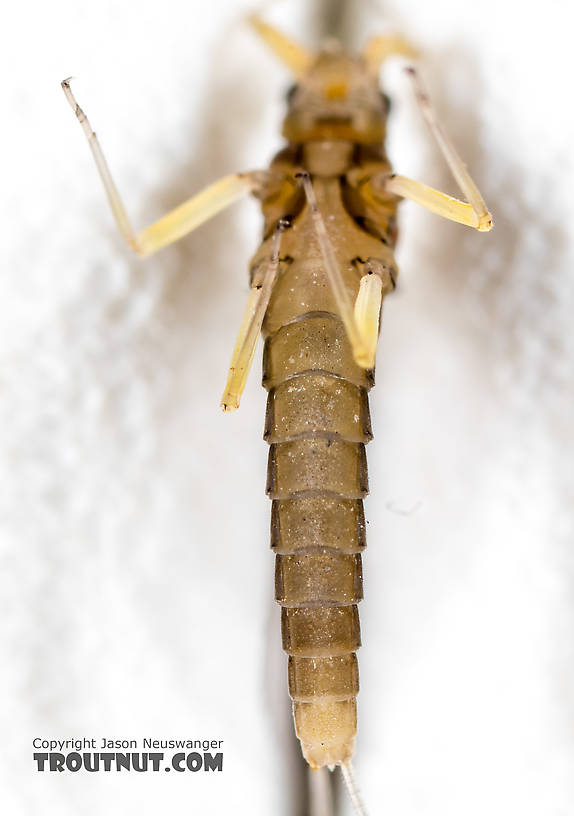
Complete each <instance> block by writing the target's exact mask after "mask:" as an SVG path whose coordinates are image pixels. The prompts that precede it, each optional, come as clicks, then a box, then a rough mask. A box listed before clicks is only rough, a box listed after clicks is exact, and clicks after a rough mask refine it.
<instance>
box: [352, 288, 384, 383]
mask: <svg viewBox="0 0 574 816" xmlns="http://www.w3.org/2000/svg"><path fill="white" fill-rule="evenodd" d="M382 302H383V281H382V279H381V277H380V275H376V274H374V272H370V273H369V274H367V275H363V277H362V278H361V283H360V286H359V294H358V295H357V300H356V301H355V322H356V324H357V328H358V330H359V333H360V335H361V337H362V338H363V346H364V356H363V357H361V359H360V360H357V362H358V363H359V365H360V366H362V367H363V368H374V367H375V358H376V354H377V341H378V339H379V320H380V317H381V305H382Z"/></svg>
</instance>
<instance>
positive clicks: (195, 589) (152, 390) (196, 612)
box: [0, 0, 574, 816]
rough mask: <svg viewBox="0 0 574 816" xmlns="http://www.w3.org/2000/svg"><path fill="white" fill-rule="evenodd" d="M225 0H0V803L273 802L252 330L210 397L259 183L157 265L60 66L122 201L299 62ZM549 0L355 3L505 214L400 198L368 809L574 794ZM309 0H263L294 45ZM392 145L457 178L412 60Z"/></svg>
mask: <svg viewBox="0 0 574 816" xmlns="http://www.w3.org/2000/svg"><path fill="white" fill-rule="evenodd" d="M248 8H251V5H249V4H247V3H245V2H241V3H238V2H235V3H233V2H231V0H216V1H215V2H210V3H208V4H206V5H203V4H200V3H197V2H191V3H189V2H187V3H183V2H179V0H165V2H163V3H162V4H155V3H152V2H149V0H140V2H138V3H137V4H136V3H121V2H120V3H117V2H111V0H100V2H99V3H97V4H92V3H87V2H78V3H74V4H70V3H64V2H61V0H52V2H51V3H49V4H42V3H39V2H33V3H24V4H21V5H18V6H16V5H15V4H12V5H11V7H10V10H9V11H7V12H5V17H4V21H3V22H4V25H3V28H4V39H5V43H4V45H3V47H2V49H1V56H0V59H1V60H2V63H3V64H2V71H1V72H0V76H1V79H0V81H1V82H2V85H3V100H4V104H3V110H4V112H5V119H4V126H3V130H2V140H3V143H4V144H3V150H2V156H3V158H4V169H3V189H4V195H3V196H2V206H3V210H4V211H3V213H2V223H3V225H4V229H3V241H2V244H3V246H2V257H3V263H2V271H1V279H0V280H1V283H0V285H1V294H0V330H1V338H0V356H1V367H0V372H1V378H2V387H1V390H0V445H1V448H0V450H1V455H0V512H1V528H0V536H1V544H2V571H1V574H0V602H1V608H2V615H1V618H0V629H1V633H2V663H1V665H2V668H1V672H0V683H1V698H0V699H1V700H2V730H1V734H2V738H1V749H2V758H1V761H0V775H1V777H0V785H1V791H0V800H1V806H2V812H3V813H6V814H10V816H29V815H30V816H36V814H38V815H39V814H42V816H56V814H57V816H77V814H82V816H104V814H105V816H120V815H121V816H136V814H137V816H148V814H149V815H150V816H151V814H153V813H176V812H178V813H198V814H199V813H201V814H217V815H218V816H219V815H220V814H221V815H223V814H229V813H240V814H243V813H245V814H247V813H249V814H250V816H258V815H259V814H270V813H272V814H277V816H279V815H280V814H292V813H293V812H295V811H294V808H295V803H296V800H297V797H298V796H300V794H301V791H300V790H299V789H297V782H296V781H294V780H295V777H294V776H293V773H294V772H295V767H296V758H297V757H296V753H295V752H294V751H293V745H292V743H291V740H292V737H291V733H292V726H291V723H290V714H289V706H288V702H287V691H286V672H285V665H284V658H283V656H282V654H281V652H280V635H279V610H278V609H277V608H276V607H275V606H274V604H273V602H272V600H271V599H272V574H273V558H272V556H271V555H270V554H269V552H268V550H267V546H268V517H269V512H270V505H269V502H268V501H267V500H266V498H265V496H264V493H263V491H264V482H265V467H266V456H267V447H266V445H265V444H264V443H263V441H262V440H261V430H262V421H263V412H264V405H265V395H264V392H263V391H262V390H261V389H260V386H259V368H260V355H259V356H258V358H257V359H256V362H255V367H254V372H253V373H252V376H251V378H250V382H249V385H248V387H247V390H246V393H245V396H244V399H243V405H242V407H241V409H240V411H239V412H238V413H236V414H234V415H232V416H224V415H223V414H221V413H220V411H219V409H218V400H219V397H220V392H221V390H222V387H223V384H224V382H225V377H226V368H227V365H228V362H229V357H230V354H231V350H232V345H233V342H234V335H235V332H236V330H237V326H238V323H239V319H240V314H241V310H242V308H243V301H244V297H245V294H246V291H247V271H246V270H247V262H248V259H249V256H250V253H251V252H253V251H254V250H255V248H256V245H257V240H258V235H259V232H258V231H259V217H258V211H257V206H256V204H255V203H254V202H249V203H245V204H241V205H237V206H236V207H234V208H233V210H232V211H231V212H229V213H227V214H225V215H222V216H220V217H218V218H217V219H216V220H214V221H213V222H211V223H210V224H208V225H205V226H204V227H202V228H201V230H198V231H197V233H195V234H193V235H192V236H190V237H189V238H187V239H185V240H184V241H182V242H181V243H180V244H178V245H177V246H175V247H173V248H170V249H167V250H165V251H164V252H162V253H161V254H159V255H158V256H157V257H156V258H153V259H151V260H149V261H147V262H145V263H142V262H140V261H138V260H137V259H133V258H132V257H130V255H129V253H128V252H127V251H126V250H125V248H124V247H123V245H122V243H121V240H120V239H119V238H118V236H117V235H116V232H115V229H114V225H113V223H112V219H111V216H110V214H109V212H108V210H107V207H106V204H105V201H104V199H103V195H102V192H101V189H100V186H99V181H98V179H97V177H96V173H95V170H94V168H93V164H92V160H91V157H90V155H89V153H88V149H87V146H86V144H85V142H84V140H83V137H82V134H81V132H80V129H79V128H78V126H77V123H76V122H75V121H74V118H73V115H72V113H71V111H70V110H69V108H68V106H67V104H66V102H65V100H64V97H63V95H62V93H61V90H60V88H59V84H58V83H59V81H60V80H61V79H62V78H63V77H65V76H67V75H68V74H70V73H73V74H74V75H75V76H76V77H78V80H77V82H76V84H75V85H74V89H75V91H76V93H77V96H78V99H79V101H80V103H81V104H82V105H83V106H84V107H85V109H86V111H87V113H88V115H89V116H90V119H91V121H92V124H93V125H94V127H95V129H96V130H97V131H98V133H99V135H100V136H101V140H102V143H103V147H104V150H105V152H106V155H107V157H108V160H109V162H110V164H111V167H112V170H113V172H114V174H115V176H116V180H117V183H118V186H119V188H120V190H121V191H122V194H123V196H124V199H125V202H126V205H127V207H128V210H129V212H130V214H131V215H132V218H133V220H134V222H135V223H136V224H137V225H144V224H146V223H149V222H150V221H151V220H153V219H154V218H156V217H157V216H159V215H160V214H162V213H163V212H165V211H166V210H167V209H169V208H170V207H172V206H175V205H176V204H177V203H179V202H180V201H181V200H183V198H185V197H187V196H188V195H190V194H191V193H192V192H194V191H196V190H198V189H200V188H201V187H202V186H203V185H204V184H206V183H207V182H209V181H211V180H213V179H215V178H218V177H219V176H221V175H223V174H225V173H227V172H232V171H234V170H236V169H250V168H254V167H263V166H265V165H266V163H267V162H268V161H269V159H270V158H271V156H272V155H273V153H274V151H275V150H276V149H278V147H279V146H280V144H281V140H280V137H279V124H280V118H281V114H282V101H281V100H282V94H283V92H284V90H285V89H286V87H287V85H288V84H289V82H290V78H289V77H288V75H287V72H286V71H285V70H284V69H283V68H282V67H281V66H279V65H278V64H277V63H276V61H275V60H274V58H273V56H272V55H271V54H269V53H268V51H267V50H266V48H265V46H264V45H263V44H261V43H259V42H258V41H257V39H256V38H255V37H254V36H253V34H252V33H251V32H250V31H249V30H248V29H247V27H246V26H245V25H244V24H243V23H242V22H241V16H242V14H243V13H244V10H245V9H248ZM568 8H569V5H568V3H566V2H560V0H553V1H552V0H549V1H548V2H546V3H545V4H544V5H543V6H542V7H541V6H539V5H536V4H520V5H517V4H516V3H514V2H511V0H497V1H496V2H495V0H482V2H481V3H480V4H474V5H473V4H468V3H459V2H456V0H433V2H429V3H420V2H416V0H401V2H398V0H394V2H388V3H385V4H384V6H382V5H381V6H379V5H378V4H377V3H374V2H373V3H370V4H364V5H360V6H359V5H357V7H356V9H355V8H354V7H353V8H351V11H352V12H353V13H352V14H350V19H351V20H352V21H353V23H354V25H355V26H356V32H357V37H358V41H359V42H361V41H362V40H363V38H364V37H365V36H366V35H367V33H375V32H378V31H380V30H381V28H382V26H383V22H387V23H388V24H390V25H392V26H394V27H396V28H397V29H398V30H400V31H402V32H403V33H405V34H406V35H408V36H409V37H410V38H411V39H412V40H413V41H414V42H415V43H416V44H417V45H419V46H420V47H421V49H422V50H423V52H424V59H423V63H422V68H423V72H424V77H425V81H426V84H427V86H428V88H429V90H430V92H431V94H432V97H433V99H434V101H435V103H436V104H437V106H438V107H439V110H440V113H441V117H442V120H443V122H444V124H445V127H446V128H447V130H448V131H449V133H450V134H451V136H452V138H453V140H454V141H455V143H456V144H457V145H458V147H459V149H460V151H461V152H462V154H463V156H464V158H465V160H466V161H467V163H468V164H469V166H470V168H471V170H472V172H473V174H474V176H475V178H476V180H477V182H478V183H479V185H480V187H481V189H482V191H483V193H484V195H485V198H486V200H487V202H488V203H489V205H490V207H491V209H492V211H493V214H494V218H495V222H496V226H495V230H494V231H493V232H492V233H490V234H489V235H479V234H477V233H474V232H472V231H470V230H466V229H465V228H463V227H460V226H458V225H456V224H450V223H446V222H444V221H442V220H440V219H438V218H436V217H435V216H433V215H431V214H429V213H426V212H424V211H422V210H419V209H418V208H417V207H415V205H411V204H406V205H404V206H403V208H402V212H401V238H400V249H399V255H398V257H399V263H400V268H401V278H400V288H399V290H398V291H397V292H396V293H395V294H394V295H393V296H392V297H391V298H389V300H388V301H387V303H386V304H385V309H384V321H383V331H382V341H381V345H380V353H379V358H378V371H377V387H376V388H375V390H374V391H373V392H372V395H371V406H372V413H373V425H374V430H375V436H376V438H375V441H374V442H373V443H372V444H371V445H370V446H369V449H368V459H369V468H370V480H371V497H370V498H369V499H368V500H367V502H366V512H367V517H368V519H369V522H370V523H369V538H368V544H369V548H368V550H367V553H366V555H365V558H364V570H365V592H366V600H365V601H364V603H363V604H362V605H361V609H360V612H361V621H362V631H363V643H364V646H363V648H362V650H361V653H360V655H359V657H360V667H361V682H362V690H361V694H360V698H359V729H360V735H359V740H358V747H357V761H356V767H357V773H358V777H359V780H360V784H361V787H362V790H363V793H364V797H365V799H366V801H367V803H368V805H369V806H370V811H371V813H372V814H378V813H385V814H389V816H398V814H401V816H415V814H416V816H422V814H425V816H434V814H440V816H451V814H452V815H453V816H454V814H456V815H457V816H460V814H465V816H479V815H480V816H483V814H486V813H488V814H489V816H507V814H509V813H520V814H521V816H541V814H544V816H562V815H563V814H566V813H569V812H571V808H572V801H573V793H574V791H573V790H572V772H571V771H572V763H573V760H574V736H573V734H572V713H573V706H574V697H573V693H572V686H573V679H574V666H573V663H572V643H573V634H574V633H573V625H572V621H573V604H574V600H573V584H572V582H573V577H574V576H573V559H572V549H571V548H572V515H571V506H572V498H573V492H574V490H573V487H574V485H573V477H572V426H571V410H572V409H571V406H572V397H573V387H572V386H573V376H572V375H573V351H574V349H573V345H574V342H573V333H572V330H571V325H572V315H573V314H574V309H573V306H574V297H573V292H574V286H573V279H572V260H573V248H572V240H571V228H570V225H571V223H572V217H573V215H574V213H573V202H572V172H571V171H572V158H571V155H572V153H571V151H572V147H571V146H572V136H573V133H572V110H571V101H570V93H569V86H570V82H569V79H571V76H572V57H571V55H572V50H573V48H572V43H571V31H572V28H571V20H570V19H569V14H568ZM304 11H305V9H304V4H302V3H297V4H294V3H288V2H284V3H279V4H277V5H274V6H272V7H271V8H270V9H269V10H268V11H267V12H266V13H267V16H268V18H269V19H271V20H274V21H276V22H277V23H278V24H280V25H283V27H284V28H286V29H289V30H290V31H291V33H292V34H293V35H294V36H296V37H298V38H299V39H300V40H301V41H303V42H306V43H307V44H309V45H313V44H314V39H313V33H312V30H310V29H308V28H307V27H306V26H305V25H304ZM385 77H386V80H387V88H388V89H389V92H390V94H391V97H392V99H393V123H392V130H391V134H390V154H391V159H392V160H393V162H394V164H395V167H396V169H397V170H398V171H399V172H402V173H404V174H406V175H410V176H413V177H415V178H420V179H421V180H424V181H426V182H428V183H430V184H433V185H435V186H439V187H441V188H443V189H448V190H449V191H452V192H453V193H455V192H456V190H455V187H454V185H453V183H452V181H451V179H450V178H449V175H448V171H447V170H446V168H445V167H444V165H443V162H442V160H441V159H440V157H439V155H438V153H437V150H436V149H435V147H434V146H433V145H432V143H431V141H430V138H429V136H428V134H427V132H426V130H425V128H424V125H423V123H422V120H421V117H420V114H419V112H418V110H417V109H416V105H415V103H414V101H413V95H412V91H411V88H410V85H409V84H408V81H407V80H406V78H405V77H404V76H403V74H402V73H401V68H400V66H399V65H394V66H391V67H390V68H389V70H388V71H387V72H386V74H385ZM6 111H7V115H6ZM99 735H105V736H109V737H116V738H119V737H125V738H134V737H136V738H141V737H142V736H146V735H148V736H155V737H158V738H170V737H181V736H189V737H194V738H199V737H201V738H216V739H224V740H225V743H224V748H225V760H224V761H225V770H224V772H223V773H222V774H219V775H217V774H213V775H206V774H195V775H191V774H187V775H176V774H171V775H164V774H161V775H160V774H139V775H133V774H132V775H126V774H121V775H120V774H116V775H114V774H109V775H105V774H102V773H100V774H93V775H88V774H75V775H73V774H39V773H37V772H36V771H35V770H34V766H33V763H32V747H31V740H32V739H33V737H36V736H40V737H46V738H54V737H60V738H65V737H72V736H99Z"/></svg>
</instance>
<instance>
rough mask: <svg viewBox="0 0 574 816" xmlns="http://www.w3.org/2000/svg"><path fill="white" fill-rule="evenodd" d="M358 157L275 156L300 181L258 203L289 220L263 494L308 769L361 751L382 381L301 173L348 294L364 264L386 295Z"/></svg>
mask: <svg viewBox="0 0 574 816" xmlns="http://www.w3.org/2000/svg"><path fill="white" fill-rule="evenodd" d="M330 151H331V153H332V157H331V158H332V161H330V162H329V161H326V159H327V158H328V157H329V152H330ZM357 152H359V154H360V150H359V151H357V149H356V147H355V146H354V145H353V144H352V143H345V142H324V143H312V145H311V146H309V145H306V146H304V147H303V148H302V149H296V148H294V147H292V148H291V149H288V150H287V151H284V152H283V153H282V154H279V156H278V157H277V160H276V161H275V163H274V165H272V168H271V169H272V170H273V169H274V168H276V167H277V166H278V165H279V166H280V170H281V173H282V174H285V175H286V176H287V178H292V179H293V186H292V187H289V185H285V184H284V185H283V189H282V190H281V191H280V192H279V194H278V195H276V196H275V197H273V198H272V199H270V200H268V201H266V200H264V201H263V210H264V213H265V214H266V216H267V224H266V234H267V235H270V234H271V232H272V229H273V227H274V223H276V220H277V217H283V218H284V217H288V218H289V219H290V221H291V228H290V229H288V230H286V231H285V233H284V236H283V240H282V244H281V252H280V274H279V278H278V280H277V282H276V284H275V287H274V290H273V295H272V297H271V302H270V304H269V308H268V310H267V314H266V317H265V321H264V324H263V333H264V337H265V349H264V362H263V385H264V387H265V388H266V389H267V390H268V392H269V396H268V402H267V415H266V422H265V434H264V435H265V439H266V440H267V442H268V443H269V444H270V446H271V447H270V451H269V466H268V475H267V493H268V495H269V497H270V499H271V500H272V502H273V504H272V520H271V546H272V548H273V550H274V552H275V554H276V571H275V597H276V600H277V601H278V602H279V604H280V605H281V607H282V610H281V612H282V617H281V628H282V639H283V648H284V650H285V652H286V653H287V654H288V656H289V693H290V695H291V697H292V699H293V707H294V717H295V727H296V731H297V735H298V737H299V739H300V740H301V745H302V749H303V753H304V755H305V758H306V759H307V761H308V762H309V764H310V765H311V766H312V767H320V766H323V765H329V766H333V765H335V764H340V763H343V762H345V761H346V760H348V759H349V758H350V757H351V755H352V753H353V746H354V738H355V733H356V697H357V693H358V690H359V680H358V666H357V658H356V651H357V649H358V648H359V646H360V643H361V640H360V628H359V617H358V608H357V604H358V602H359V601H360V600H361V598H362V592H363V589H362V571H361V552H362V550H363V549H364V547H365V520H364V514H363V501H362V500H363V498H364V497H365V496H366V495H367V493H368V479H367V464H366V456H365V444H366V443H367V442H368V441H369V440H370V439H371V438H372V432H371V422H370V417H369V406H368V399H367V392H368V390H369V388H370V387H371V386H372V385H373V382H374V379H373V371H372V370H365V369H364V368H361V367H359V366H358V365H357V363H356V362H355V361H354V359H353V354H352V350H351V346H350V343H349V341H348V339H347V335H346V333H345V329H344V326H343V323H342V320H341V318H340V316H339V315H338V313H337V308H336V305H335V303H334V300H333V294H332V290H331V288H330V286H329V284H328V281H327V279H326V276H325V272H324V263H323V258H322V255H321V251H320V247H319V245H318V243H317V238H316V233H315V230H314V228H313V224H312V218H311V212H310V209H309V207H308V206H307V205H306V204H305V202H304V201H302V200H301V198H300V197H299V195H298V187H297V183H296V175H297V172H298V171H301V170H303V171H306V172H309V173H310V174H311V177H312V182H313V188H314V191H315V195H316V198H317V204H318V208H319V210H320V212H321V215H322V217H323V219H324V221H325V224H326V226H327V229H328V232H329V237H330V239H331V241H332V244H333V247H334V250H335V253H336V256H337V261H338V263H339V265H340V268H341V270H342V271H343V274H344V279H345V285H346V287H347V289H348V293H349V296H350V297H351V298H352V300H353V301H354V299H355V298H356V296H357V292H358V289H359V282H360V279H361V276H362V275H363V274H364V269H365V264H366V263H367V261H368V260H369V259H376V260H377V261H379V262H380V264H382V267H381V268H384V269H385V270H387V273H388V274H387V275H386V276H385V277H384V279H383V286H384V291H389V290H390V289H391V288H393V285H394V271H395V270H394V260H393V255H392V238H391V237H390V232H391V227H390V226H389V225H392V220H393V215H394V206H395V203H394V201H392V200H391V199H389V200H387V201H383V200H380V201H379V207H380V210H379V212H378V213H377V216H378V224H379V229H380V230H381V231H380V234H376V233H375V234H373V231H372V230H371V231H369V230H368V229H366V228H365V225H364V223H361V222H359V215H360V214H357V213H354V212H353V210H352V203H353V187H352V184H351V183H349V179H351V181H352V180H353V178H359V179H360V178H361V177H362V176H361V168H362V165H361V164H360V162H359V163H358V162H357V161H356V158H355V159H354V157H356V156H357ZM317 157H319V161H317ZM359 158H360V155H359ZM368 158H369V166H368V168H367V171H366V172H367V174H368V176H369V177H370V175H371V173H372V172H373V166H372V165H373V162H374V163H375V164H376V170H377V171H379V172H380V170H381V168H383V169H385V168H388V165H387V163H386V161H385V159H384V157H383V156H382V154H380V155H379V156H376V157H373V154H372V151H370V152H369V157H368ZM289 161H291V162H293V165H292V170H291V173H289V172H288V167H287V166H286V165H287V163H288V162H289ZM329 168H331V169H329ZM285 175H284V176H283V177H285ZM381 224H382V225H383V227H382V228H381V227H380V225H381ZM385 225H386V226H387V230H386V231H385ZM268 257H269V239H267V240H266V241H264V243H263V245H262V247H261V250H260V252H259V253H258V254H257V256H256V257H255V259H254V262H253V265H252V275H256V274H257V269H258V267H259V265H261V264H264V263H265V260H266V259H267V258H268Z"/></svg>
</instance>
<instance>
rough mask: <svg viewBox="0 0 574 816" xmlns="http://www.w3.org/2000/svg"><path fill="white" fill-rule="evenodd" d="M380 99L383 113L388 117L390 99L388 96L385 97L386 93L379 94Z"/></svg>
mask: <svg viewBox="0 0 574 816" xmlns="http://www.w3.org/2000/svg"><path fill="white" fill-rule="evenodd" d="M381 99H382V100H383V108H384V110H385V113H386V114H387V116H388V114H389V111H390V110H391V99H390V97H389V96H387V94H386V93H381Z"/></svg>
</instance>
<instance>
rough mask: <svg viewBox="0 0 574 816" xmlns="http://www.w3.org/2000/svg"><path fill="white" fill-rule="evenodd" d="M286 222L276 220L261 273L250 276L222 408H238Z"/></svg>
mask: <svg viewBox="0 0 574 816" xmlns="http://www.w3.org/2000/svg"><path fill="white" fill-rule="evenodd" d="M287 226H288V222H286V221H282V220H280V221H279V222H278V224H277V226H276V228H275V232H274V234H273V240H272V244H271V257H270V258H269V261H268V263H267V264H266V268H265V271H264V272H263V277H261V274H259V273H258V272H256V274H255V275H254V277H253V282H252V284H251V291H250V292H249V297H248V298H247V305H246V307H245V312H244V313H243V319H242V321H241V326H240V328H239V334H238V336H237V342H236V343H235V348H234V350H233V357H232V358H231V365H230V366H229V376H228V378H227V384H226V386H225V391H224V392H223V396H222V398H221V407H222V408H223V410H224V411H235V410H236V408H239V401H240V399H241V394H242V393H243V389H244V388H245V383H246V382H247V377H248V375H249V370H250V368H251V363H252V362H253V355H254V354H255V347H256V345H257V339H258V338H259V335H260V333H261V326H262V324H263V318H264V317H265V312H266V311H267V307H268V305H269V300H270V298H271V292H272V291H273V286H274V284H275V281H276V280H277V273H278V271H279V246H280V244H281V234H282V233H283V230H285V229H286V228H287Z"/></svg>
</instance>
